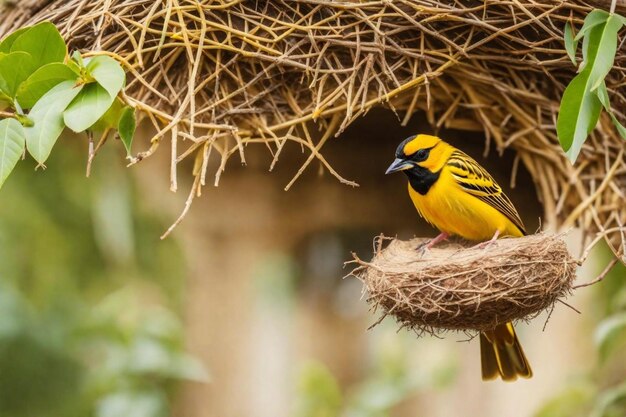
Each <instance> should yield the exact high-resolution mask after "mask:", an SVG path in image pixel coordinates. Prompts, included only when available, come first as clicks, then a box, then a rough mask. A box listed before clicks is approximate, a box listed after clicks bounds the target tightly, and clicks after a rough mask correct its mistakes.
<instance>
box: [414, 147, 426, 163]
mask: <svg viewBox="0 0 626 417" xmlns="http://www.w3.org/2000/svg"><path fill="white" fill-rule="evenodd" d="M426 158H428V150H427V149H420V150H419V151H417V152H416V153H415V159H416V160H417V161H425V160H426Z"/></svg>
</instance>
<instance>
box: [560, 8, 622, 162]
mask: <svg viewBox="0 0 626 417" xmlns="http://www.w3.org/2000/svg"><path fill="white" fill-rule="evenodd" d="M624 25H626V18H624V17H623V16H620V15H618V14H616V13H615V12H614V11H611V13H609V12H606V11H604V10H598V9H596V10H593V11H592V12H590V13H589V14H588V15H587V17H586V18H585V21H584V23H583V26H582V28H580V30H579V31H578V33H577V34H576V35H575V36H574V32H573V29H572V26H571V25H570V23H566V24H565V29H564V40H565V50H566V51H567V54H568V55H569V57H570V59H571V60H572V62H573V63H574V65H577V59H576V51H577V49H578V43H579V41H581V40H582V61H581V62H580V65H579V67H578V74H577V75H576V76H575V77H574V79H572V81H571V82H570V83H569V85H568V86H567V88H566V89H565V92H564V93H563V97H562V99H561V106H560V109H559V116H558V119H557V126H556V128H557V133H558V136H559V141H560V142H561V146H562V147H563V150H564V151H565V152H566V153H567V156H568V158H569V159H570V161H572V163H573V162H574V161H576V158H577V157H578V154H579V153H580V150H581V148H582V146H583V143H584V142H585V139H586V138H587V136H588V135H589V133H590V132H591V131H592V130H593V129H594V128H595V126H596V124H597V122H598V119H599V117H600V112H601V110H602V107H604V109H605V110H606V112H607V113H608V114H609V115H610V117H611V119H612V120H613V123H614V125H615V127H616V129H617V130H618V131H619V133H620V135H621V136H622V137H623V138H624V139H626V128H625V127H624V126H623V125H622V124H621V123H620V122H619V120H617V118H616V117H615V114H614V113H613V110H612V109H611V103H610V100H609V94H608V91H607V88H606V83H605V81H604V80H605V78H606V76H607V75H608V73H609V71H610V70H611V68H612V67H613V62H614V60H615V54H616V53H617V35H618V32H619V31H620V29H621V28H622V27H623V26H624Z"/></svg>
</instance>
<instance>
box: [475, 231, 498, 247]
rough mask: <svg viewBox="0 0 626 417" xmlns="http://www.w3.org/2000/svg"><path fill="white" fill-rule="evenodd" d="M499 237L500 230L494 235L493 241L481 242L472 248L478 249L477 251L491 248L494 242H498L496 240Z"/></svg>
mask: <svg viewBox="0 0 626 417" xmlns="http://www.w3.org/2000/svg"><path fill="white" fill-rule="evenodd" d="M498 236H500V229H498V230H496V232H495V233H494V234H493V237H492V238H491V239H489V240H488V241H486V242H481V243H479V244H478V245H475V246H472V249H474V248H476V249H487V248H488V247H489V246H491V244H492V243H493V242H495V241H496V239H498Z"/></svg>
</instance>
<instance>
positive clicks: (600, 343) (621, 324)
mask: <svg viewBox="0 0 626 417" xmlns="http://www.w3.org/2000/svg"><path fill="white" fill-rule="evenodd" d="M620 335H621V336H624V335H626V312H622V313H618V314H614V315H612V316H610V317H608V318H606V319H604V320H602V322H600V324H599V325H598V327H597V328H596V331H595V334H594V335H593V341H594V343H595V345H596V347H597V348H598V350H599V351H600V355H601V357H602V358H603V359H605V358H606V357H608V355H609V354H610V353H611V350H612V349H611V348H612V346H613V345H614V342H615V341H616V340H617V339H619V337H620Z"/></svg>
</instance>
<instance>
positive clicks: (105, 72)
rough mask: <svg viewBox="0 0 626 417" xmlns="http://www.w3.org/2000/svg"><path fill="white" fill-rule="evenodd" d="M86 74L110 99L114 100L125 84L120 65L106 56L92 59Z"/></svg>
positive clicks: (123, 73) (124, 76)
mask: <svg viewBox="0 0 626 417" xmlns="http://www.w3.org/2000/svg"><path fill="white" fill-rule="evenodd" d="M86 68H87V72H88V74H89V75H91V76H92V77H93V78H94V80H96V81H97V82H98V84H100V85H101V86H102V87H103V88H104V89H105V90H106V91H107V92H108V93H109V95H110V96H111V97H113V98H115V96H117V94H118V93H119V92H120V90H121V89H122V87H124V83H125V82H126V73H125V72H124V70H123V69H122V67H121V66H120V64H119V63H118V62H117V61H116V60H114V59H113V58H111V57H109V56H106V55H99V56H96V57H93V58H92V59H91V60H90V61H89V63H88V64H87V67H86Z"/></svg>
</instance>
